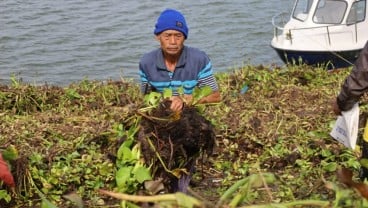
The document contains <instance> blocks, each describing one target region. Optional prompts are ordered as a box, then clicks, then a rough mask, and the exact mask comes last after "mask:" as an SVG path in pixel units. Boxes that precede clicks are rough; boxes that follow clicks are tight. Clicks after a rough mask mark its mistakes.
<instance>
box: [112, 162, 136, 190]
mask: <svg viewBox="0 0 368 208" xmlns="http://www.w3.org/2000/svg"><path fill="white" fill-rule="evenodd" d="M132 169H133V168H132V167H122V168H120V169H119V170H118V171H117V172H116V176H115V179H116V184H117V186H118V187H119V188H123V187H125V185H126V184H127V181H128V180H129V178H130V176H131V172H132Z"/></svg>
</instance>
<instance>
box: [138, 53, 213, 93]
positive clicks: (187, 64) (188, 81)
mask: <svg viewBox="0 0 368 208" xmlns="http://www.w3.org/2000/svg"><path fill="white" fill-rule="evenodd" d="M139 73H140V78H141V91H142V93H144V94H147V93H149V92H151V91H158V92H162V91H163V90H164V89H165V88H168V89H171V90H172V91H173V94H174V95H178V88H180V87H183V89H184V94H192V92H193V89H194V88H195V87H196V86H198V87H200V88H201V87H203V86H210V87H211V89H212V91H218V85H217V82H216V80H215V77H214V75H213V70H212V65H211V61H210V59H209V58H208V56H207V55H206V54H205V53H204V52H203V51H200V50H198V49H196V48H192V47H187V46H184V48H183V52H182V54H181V55H180V58H179V61H178V63H177V65H176V68H175V70H174V72H170V71H169V70H167V68H166V65H165V61H164V57H163V53H162V50H161V48H159V49H156V50H153V51H151V52H149V53H147V54H145V55H143V57H142V58H141V60H140V63H139Z"/></svg>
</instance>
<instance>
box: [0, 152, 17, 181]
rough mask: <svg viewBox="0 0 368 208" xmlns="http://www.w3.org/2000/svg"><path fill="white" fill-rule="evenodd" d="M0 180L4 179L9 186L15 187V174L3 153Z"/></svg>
mask: <svg viewBox="0 0 368 208" xmlns="http://www.w3.org/2000/svg"><path fill="white" fill-rule="evenodd" d="M0 180H2V181H3V182H4V183H5V184H6V185H7V186H9V187H15V183H14V178H13V175H12V174H11V173H10V170H9V167H8V164H7V163H6V162H5V161H4V159H3V157H2V155H1V153H0Z"/></svg>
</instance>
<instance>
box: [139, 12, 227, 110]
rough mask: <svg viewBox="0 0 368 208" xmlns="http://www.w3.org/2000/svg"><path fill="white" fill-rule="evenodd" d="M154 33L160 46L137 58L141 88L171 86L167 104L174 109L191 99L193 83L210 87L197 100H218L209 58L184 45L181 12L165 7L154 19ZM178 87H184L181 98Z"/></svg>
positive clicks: (149, 89) (148, 89) (184, 38)
mask: <svg viewBox="0 0 368 208" xmlns="http://www.w3.org/2000/svg"><path fill="white" fill-rule="evenodd" d="M154 34H155V35H156V40H157V41H158V42H159V43H160V46H161V47H160V48H158V49H155V50H153V51H151V52H149V53H147V54H145V55H143V57H142V58H141V60H140V63H139V70H140V77H141V83H142V85H141V90H142V92H143V93H144V94H146V93H149V92H150V91H158V92H162V91H163V90H164V89H165V88H166V89H167V88H168V89H172V90H173V97H172V98H171V101H172V102H171V106H170V108H171V110H173V111H180V110H182V107H183V102H185V101H184V100H191V99H192V92H193V89H194V88H195V87H196V86H198V87H200V88H201V87H204V86H210V87H211V88H212V94H210V95H208V96H207V97H204V98H202V99H201V100H200V101H199V103H214V102H219V101H221V96H220V92H219V88H218V85H217V82H216V80H215V78H214V75H213V70H212V64H211V61H210V59H209V58H208V56H207V55H206V53H204V52H203V51H200V50H199V49H196V48H192V47H188V46H185V45H184V42H185V40H186V39H187V38H188V27H187V24H186V21H185V19H184V16H183V15H182V14H181V13H180V12H179V11H176V10H173V9H166V10H165V11H163V12H162V13H161V15H160V16H159V18H158V20H157V23H156V26H155V30H154ZM180 87H183V89H184V100H183V99H182V98H181V97H180V96H178V95H179V94H178V91H177V90H178V88H180Z"/></svg>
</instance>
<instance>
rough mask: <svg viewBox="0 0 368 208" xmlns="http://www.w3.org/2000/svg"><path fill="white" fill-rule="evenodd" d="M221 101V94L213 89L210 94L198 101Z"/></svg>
mask: <svg viewBox="0 0 368 208" xmlns="http://www.w3.org/2000/svg"><path fill="white" fill-rule="evenodd" d="M220 101H221V94H220V92H219V91H215V92H213V93H212V94H210V95H208V96H206V97H204V98H202V99H201V100H199V102H198V103H218V102H220Z"/></svg>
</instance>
